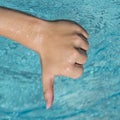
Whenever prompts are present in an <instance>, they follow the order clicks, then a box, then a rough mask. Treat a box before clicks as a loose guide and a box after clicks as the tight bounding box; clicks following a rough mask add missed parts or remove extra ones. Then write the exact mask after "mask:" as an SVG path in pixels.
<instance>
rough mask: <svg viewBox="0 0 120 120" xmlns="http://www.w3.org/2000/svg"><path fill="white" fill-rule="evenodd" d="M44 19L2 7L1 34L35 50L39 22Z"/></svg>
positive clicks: (0, 13)
mask: <svg viewBox="0 0 120 120" xmlns="http://www.w3.org/2000/svg"><path fill="white" fill-rule="evenodd" d="M38 22H39V24H40V22H41V24H42V20H41V21H40V19H37V18H35V17H32V16H29V15H25V14H23V13H20V12H16V11H13V10H8V9H5V8H0V35H1V36H4V37H7V38H9V39H12V40H14V41H17V42H18V43H20V44H22V45H24V46H26V47H28V48H30V49H32V50H34V48H35V47H34V46H35V40H34V39H35V37H36V32H34V31H36V30H34V29H37V24H38Z"/></svg>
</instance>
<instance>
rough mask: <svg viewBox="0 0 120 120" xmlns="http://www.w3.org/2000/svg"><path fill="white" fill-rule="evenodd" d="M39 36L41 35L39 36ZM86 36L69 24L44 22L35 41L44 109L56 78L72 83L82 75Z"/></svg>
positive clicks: (79, 28) (50, 98)
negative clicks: (39, 62)
mask: <svg viewBox="0 0 120 120" xmlns="http://www.w3.org/2000/svg"><path fill="white" fill-rule="evenodd" d="M39 33H40V34H39ZM87 38H88V34H87V32H86V31H85V30H84V29H83V28H82V27H81V26H79V25H78V24H77V23H74V22H71V21H63V20H62V21H53V22H46V24H45V26H44V27H43V28H40V32H38V35H37V38H36V41H37V45H38V54H39V55H40V58H41V65H42V84H43V91H44V98H45V101H46V107H47V108H50V106H51V105H52V102H53V98H54V97H53V96H54V91H53V83H54V77H55V76H56V75H62V76H67V77H71V78H73V79H75V78H78V77H80V76H81V75H82V72H83V66H82V65H83V64H84V63H85V62H86V59H87V55H86V51H87V50H88V41H87Z"/></svg>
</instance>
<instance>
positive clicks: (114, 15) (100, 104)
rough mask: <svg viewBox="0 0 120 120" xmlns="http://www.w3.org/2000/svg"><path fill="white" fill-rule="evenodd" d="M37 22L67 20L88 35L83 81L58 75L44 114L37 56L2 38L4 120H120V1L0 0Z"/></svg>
mask: <svg viewBox="0 0 120 120" xmlns="http://www.w3.org/2000/svg"><path fill="white" fill-rule="evenodd" d="M0 6H5V7H9V8H13V9H17V10H20V11H23V12H26V13H30V14H32V15H35V16H37V17H40V18H43V19H47V20H54V19H69V20H74V21H76V22H78V23H79V24H81V25H82V26H83V27H85V29H86V30H87V31H88V33H89V50H88V60H87V62H86V64H85V65H84V74H83V75H82V77H80V78H79V79H77V80H76V81H73V80H72V79H70V78H67V77H61V76H56V78H55V86H54V90H55V99H54V103H53V106H52V107H51V109H49V110H46V109H45V103H44V99H43V94H42V85H41V66H40V60H39V57H38V55H37V54H36V53H35V52H33V51H31V50H29V49H27V48H25V47H23V46H22V45H20V44H18V43H16V42H14V41H10V40H8V39H6V38H4V37H0V120H120V115H119V114H120V0H94V1H93V0H49V1H47V0H46V1H45V0H31V1H30V0H19V1H18V0H0Z"/></svg>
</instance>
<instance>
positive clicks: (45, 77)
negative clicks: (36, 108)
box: [42, 72, 54, 109]
mask: <svg viewBox="0 0 120 120" xmlns="http://www.w3.org/2000/svg"><path fill="white" fill-rule="evenodd" d="M53 82H54V75H51V74H49V73H45V72H43V74H42V86H43V92H44V99H45V101H46V108H47V109H49V108H50V107H51V105H52V102H53V99H54V90H53V84H54V83H53Z"/></svg>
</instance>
